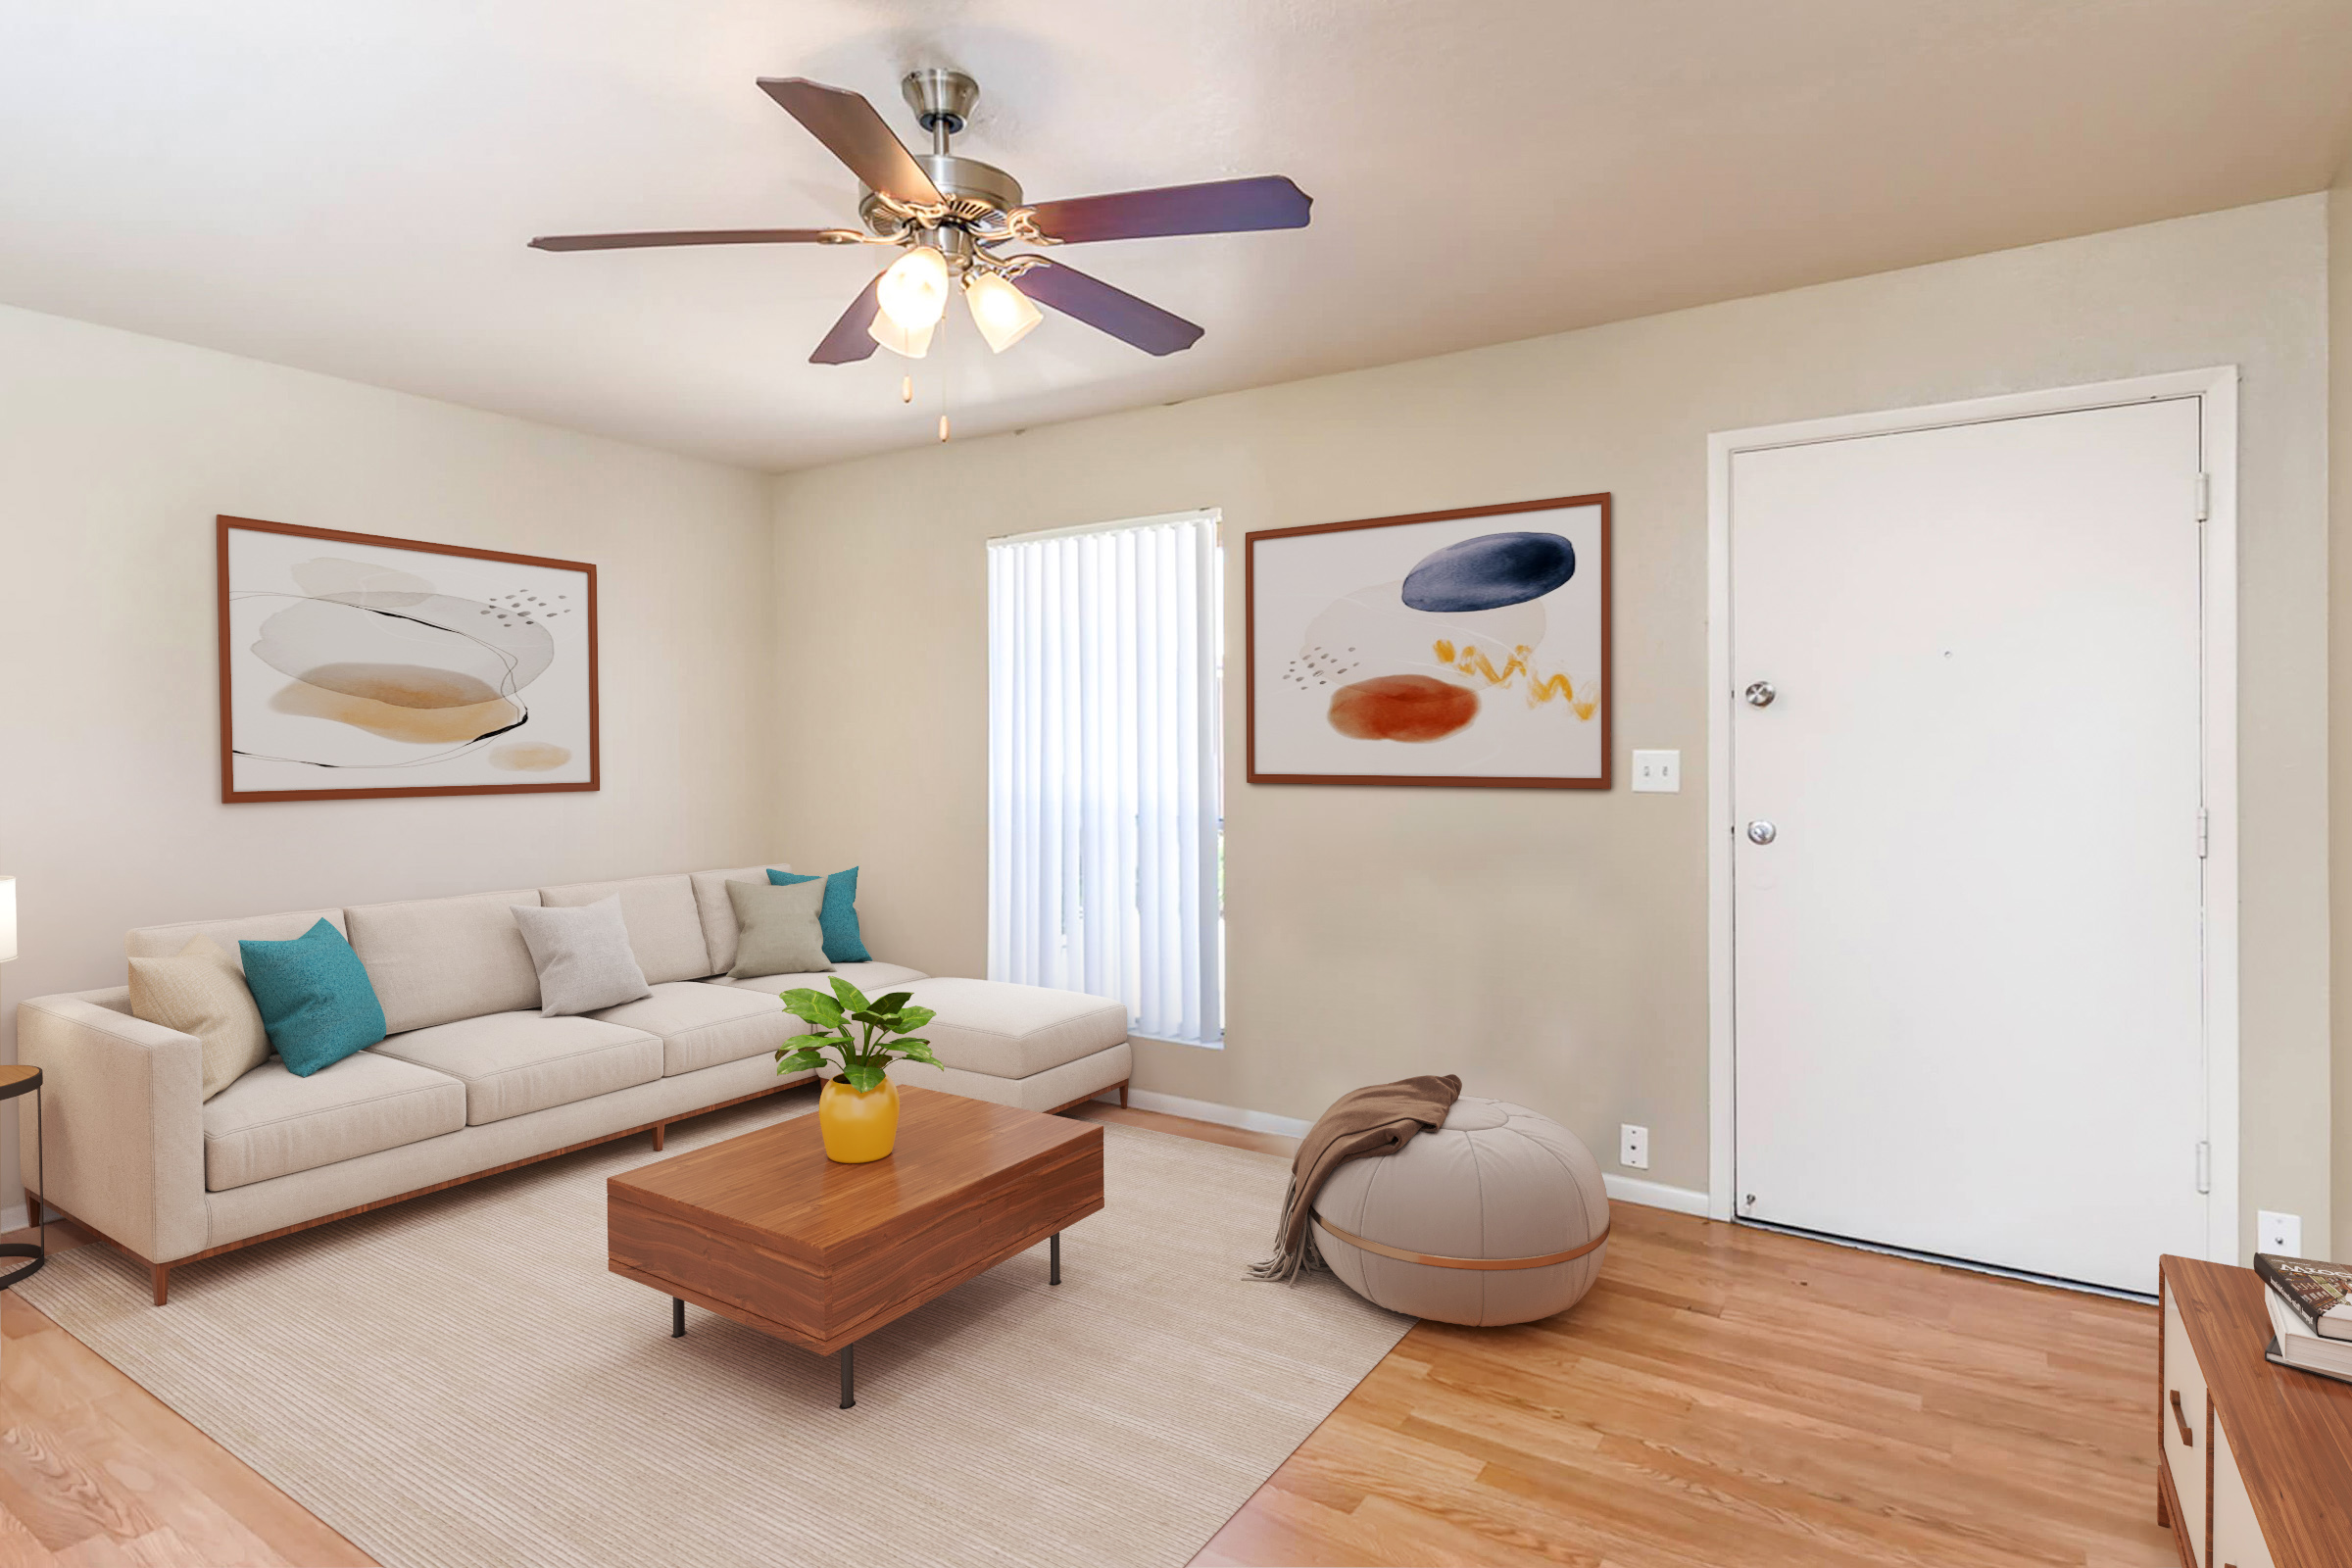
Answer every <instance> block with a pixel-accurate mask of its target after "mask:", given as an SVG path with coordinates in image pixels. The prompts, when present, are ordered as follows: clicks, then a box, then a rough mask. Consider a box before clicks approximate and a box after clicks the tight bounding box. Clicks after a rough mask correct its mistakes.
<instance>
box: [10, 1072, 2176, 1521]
mask: <svg viewBox="0 0 2352 1568" xmlns="http://www.w3.org/2000/svg"><path fill="white" fill-rule="evenodd" d="M1077 1114H1082V1115H1086V1116H1088V1117H1090V1118H1092V1119H1096V1120H1102V1121H1117V1122H1123V1123H1126V1124H1128V1125H1131V1126H1142V1127H1150V1128H1152V1129H1155V1130H1157V1131H1160V1132H1171V1133H1179V1134H1183V1135H1186V1136H1191V1137H1198V1138H1203V1139H1206V1140H1209V1141H1211V1142H1215V1143H1222V1144H1229V1145H1234V1146H1237V1147H1241V1148H1247V1149H1257V1150H1262V1151H1265V1152H1272V1153H1283V1154H1287V1153H1288V1152H1290V1149H1291V1144H1290V1142H1289V1141H1288V1140H1285V1139H1279V1138H1272V1137H1268V1136H1266V1135H1263V1134H1257V1133H1247V1132H1239V1131H1235V1130H1233V1129H1231V1128H1224V1127H1211V1126H1207V1125H1206V1124H1204V1123H1201V1122H1192V1121H1181V1120H1178V1119H1176V1118H1174V1117H1169V1116H1159V1115H1154V1114H1152V1112H1149V1111H1141V1110H1121V1109H1119V1108H1117V1107H1114V1106H1106V1105H1089V1106H1085V1107H1082V1109H1081V1110H1080V1111H1079V1112H1077ZM51 1239H52V1242H53V1243H56V1242H60V1241H61V1240H62V1241H63V1242H65V1243H67V1244H71V1243H73V1242H74V1241H76V1240H79V1238H75V1237H73V1235H72V1234H71V1233H69V1234H68V1235H67V1236H65V1237H63V1238H60V1237H59V1235H58V1233H57V1229H56V1228H55V1227H53V1228H52V1232H51ZM1270 1288H1271V1287H1270ZM163 1310H165V1311H167V1312H168V1311H170V1310H171V1308H169V1307H166V1308H164V1309H163ZM2155 1386H2156V1318H2155V1310H2154V1308H2152V1307H2145V1306H2139V1305H2136V1304H2133V1303H2131V1302H2125V1301H2112V1300H2105V1299H2099V1298H2095V1297H2087V1296H2080V1295H2075V1294H2072V1293H2068V1292H2060V1291H2052V1290H2045V1289H2042V1288H2040V1287H2038V1286H2032V1285H2023V1284H2018V1283H2015V1282H2013V1281H2007V1280H1998V1279H1990V1278H1986V1277H1985V1276H1982V1275H1976V1274H1969V1273H1965V1272H1962V1271H1960V1270H1955V1269H1942V1268H1936V1267H1934V1266H1932V1265H1929V1264H1924V1263H1913V1262H1908V1261H1905V1260H1903V1259H1899V1258H1890V1257H1881V1256H1878V1255H1876V1254H1874V1253H1868V1252H1857V1251H1852V1250H1846V1249H1842V1248H1836V1247H1830V1246H1827V1245H1825V1244H1822V1243H1817V1242H1806V1241H1799V1240H1797V1239H1795V1238H1792V1237H1786V1236H1780V1235H1776V1234H1773V1233H1771V1232H1768V1231H1758V1230H1749V1229H1745V1228H1740V1227H1735V1226H1730V1225H1721V1224H1715V1223H1712V1222H1710V1221H1706V1220H1700V1219H1692V1218H1689V1217H1687V1216H1684V1215H1678V1214H1669V1213H1665V1212H1663V1211H1662V1210H1658V1209H1647V1208H1635V1207H1631V1206H1628V1205H1624V1204H1620V1205H1618V1207H1617V1211H1616V1231H1615V1233H1614V1235H1613V1237H1612V1239H1611V1241H1610V1243H1609V1251H1608V1262H1607V1265H1606V1266H1605V1268H1604V1269H1603V1271H1602V1276H1601V1282H1600V1284H1599V1285H1598V1286H1597V1287H1595V1288H1594V1290H1593V1294H1592V1295H1591V1296H1589V1297H1588V1298H1586V1299H1585V1300H1584V1301H1583V1302H1582V1303H1581V1304H1580V1305H1579V1306H1577V1307H1576V1309H1575V1310H1574V1311H1572V1312H1569V1313H1566V1314H1564V1315H1563V1316H1561V1317H1559V1318H1555V1319H1552V1320H1550V1321H1548V1322H1544V1323H1538V1324H1529V1325H1526V1326H1523V1327H1519V1328H1513V1329H1485V1330H1476V1331H1473V1330H1464V1329H1454V1328H1447V1327H1443V1326H1438V1325H1432V1324H1423V1325H1421V1326H1420V1327H1418V1328H1415V1329H1414V1330H1413V1331H1412V1332H1411V1333H1410V1334H1408V1335H1406V1336H1405V1338H1404V1341H1403V1343H1401V1344H1400V1345H1398V1346H1397V1348H1396V1349H1395V1350H1394V1351H1392V1352H1391V1353H1390V1354H1389V1356H1388V1358H1387V1359H1386V1360H1384V1361H1383V1362H1382V1363H1381V1364H1380V1366H1379V1368H1378V1369H1377V1370H1375V1371H1374V1372H1373V1374H1372V1375H1371V1376H1370V1377H1369V1378H1367V1379H1366V1380H1365V1381H1364V1383H1363V1385H1362V1386H1361V1387H1359V1388H1358V1389H1357V1390H1356V1391H1355V1392H1354V1393H1353V1394H1351V1395H1349V1396H1348V1399H1347V1400H1346V1402H1344V1403H1343V1404H1342V1405H1341V1406H1340V1408H1339V1409H1338V1410H1336V1411H1334V1412H1333V1413H1332V1415H1331V1418H1330V1419H1329V1420H1327V1421H1325V1422H1324V1423H1323V1425H1322V1426H1321V1427H1320V1428H1318V1429H1317V1430H1316V1432H1315V1433H1314V1435H1313V1436H1312V1437H1310V1438H1309V1439H1308V1440H1307V1441H1306V1443H1305V1444H1304V1445H1302V1446H1300V1447H1299V1451H1298V1452H1297V1453H1295V1454H1293V1455H1292V1456H1291V1458H1290V1460H1289V1461H1288V1462H1287V1463H1286V1464H1284V1465H1283V1467H1282V1469H1281V1470H1280V1471H1278V1472H1277V1473H1276V1474H1275V1475H1274V1477H1273V1479H1271V1480H1270V1481H1268V1482H1267V1483H1266V1485H1265V1486H1264V1487H1263V1488H1261V1489H1260V1490H1259V1491H1258V1493H1257V1495H1255V1496H1254V1497H1252V1498H1251V1499H1250V1502H1249V1503H1248V1505H1247V1506H1245V1507H1244V1508H1243V1509H1242V1510H1241V1512H1239V1513H1238V1514H1236V1515H1235V1516H1234V1517H1233V1519H1232V1521H1231V1522H1230V1523H1228V1524H1227V1525H1226V1526H1225V1528H1224V1529H1223V1530H1222V1531H1221V1532H1219V1534H1218V1535H1217V1537H1216V1539H1215V1540H1214V1541H1212V1542H1211V1543H1210V1544H1209V1545H1208V1546H1207V1548H1206V1549H1205V1550H1203V1551H1202V1552H1201V1556H1200V1557H1199V1558H1198V1559H1197V1560H1196V1568H1222V1565H1226V1564H1286V1563H1288V1564H1332V1565H1338V1564H1351V1563H1378V1564H1390V1563H1397V1564H1434V1563H1479V1564H1485V1563H1493V1564H1537V1563H1542V1564H1549V1565H1555V1568H1556V1565H1563V1564H1564V1565H1571V1568H1580V1565H1581V1568H1601V1565H1608V1568H1780V1565H1788V1568H1799V1565H1801V1568H1843V1565H1854V1568H1861V1565H1865V1564H1867V1565H1870V1568H1882V1565H1887V1564H1909V1565H1930V1564H1936V1565H1940V1564H1952V1565H1962V1564H1965V1565H1968V1568H1984V1565H1987V1564H1998V1563H2020V1564H2092V1565H2101V1568H2106V1565H2124V1564H2131V1565H2144V1568H2169V1565H2171V1564H2172V1563H2173V1562H2174V1557H2173V1554H2172V1544H2171V1537H2170V1535H2169V1533H2168V1532H2166V1531H2163V1530H2159V1529H2158V1528H2157V1527H2156V1523H2155V1501H2154V1499H2155V1486H2156V1473H2155V1460H2154V1449H2155V1440H2154V1426H2155V1423H2154V1421H2153V1419H2152V1418H2151V1410H2150V1401H2151V1400H2152V1399H2153V1398H2154V1391H2155ZM182 1563H186V1564H208V1565H224V1564H240V1565H243V1564H251V1565H256V1568H275V1565H280V1564H286V1565H299V1568H311V1565H318V1568H330V1565H342V1564H353V1565H361V1564H366V1563H368V1557H367V1556H366V1554H365V1553H363V1552H361V1551H360V1550H358V1548H356V1547H354V1546H353V1545H352V1544H350V1543H349V1542H347V1541H345V1540H344V1539H343V1538H342V1537H341V1536H339V1535H337V1534H336V1533H335V1532H334V1531H332V1530H330V1529H328V1528H327V1527H326V1526H325V1525H324V1524H322V1523H320V1522H319V1520H317V1519H315V1518H313V1517H312V1516H311V1515H310V1514H309V1513H307V1512H306V1511H304V1510H303V1509H302V1508H301V1507H299V1506H298V1505H297V1504H295V1503H294V1502H293V1501H292V1500H291V1499H290V1498H288V1497H287V1496H286V1495H284V1494H283V1493H281V1492H279V1491H278V1490H277V1489H276V1488H274V1487H272V1486H270V1484H269V1483H268V1482H266V1481H264V1480H263V1479H262V1478H261V1477H260V1476H258V1475H256V1474H255V1473H254V1472H253V1471H251V1470H250V1469H248V1468H246V1467H245V1466H244V1465H243V1464H242V1463H240V1462H239V1461H238V1460H236V1459H235V1458H234V1457H232V1456H231V1455H230V1454H229V1453H228V1452H227V1451H226V1450H225V1449H223V1448H221V1446H219V1445H218V1444H216V1443H214V1442H213V1441H212V1440H211V1439H210V1438H207V1437H206V1436H205V1435H204V1434H203V1433H201V1432H198V1431H197V1430H196V1429H195V1428H194V1427H192V1426H190V1425H188V1424H187V1423H186V1422H185V1421H183V1420H181V1419H180V1418H179V1417H178V1416H176V1415H173V1414H172V1412H171V1411H170V1410H168V1409H166V1408H165V1407H164V1406H163V1405H162V1404H161V1403H160V1402H158V1401H157V1400H156V1399H155V1398H153V1397H151V1396H149V1395H148V1394H146V1393H145V1392H144V1391H142V1390H141V1389H139V1388H138V1387H137V1386H136V1385H135V1384H133V1383H131V1382H130V1381H129V1380H128V1379H127V1378H125V1377H123V1374H121V1373H120V1372H117V1371H116V1370H115V1369H114V1368H113V1367H112V1366H110V1365H108V1364H107V1363H106V1362H105V1361H103V1360H101V1359H99V1357H98V1356H97V1355H96V1354H94V1353H93V1352H92V1351H90V1350H89V1349H87V1348H84V1347H83V1346H81V1345H80V1344H79V1343H78V1342H76V1341H75V1340H73V1338H72V1337H71V1336H70V1335H68V1334H66V1333H65V1332H64V1331H63V1330H61V1329H59V1328H58V1327H57V1326H56V1325H55V1324H53V1323H51V1322H50V1321H49V1320H48V1319H47V1318H46V1317H44V1316H42V1315H41V1314H40V1313H39V1312H36V1311H34V1310H33V1309H32V1308H31V1307H29V1306H26V1305H25V1303H23V1302H22V1301H20V1300H18V1299H15V1297H14V1296H13V1295H10V1294H0V1568H17V1565H20V1564H22V1565H37V1568H49V1565H51V1564H58V1565H64V1568H126V1565H136V1568H165V1565H169V1564H182Z"/></svg>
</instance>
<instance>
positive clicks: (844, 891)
mask: <svg viewBox="0 0 2352 1568" xmlns="http://www.w3.org/2000/svg"><path fill="white" fill-rule="evenodd" d="M767 879H768V880H769V881H770V882H773V883H774V884H775V885H776V886H778V887H780V888H788V887H790V886H792V885H793V884H794V883H795V882H813V881H815V880H816V878H814V877H812V876H795V875H793V873H791V872H790V871H776V870H771V871H769V872H768V873H767ZM816 923H817V925H818V926H819V927H821V928H822V929H823V931H824V933H825V956H826V957H828V958H831V959H832V960H833V961H834V962H835V963H871V962H872V961H873V957H874V956H873V955H872V954H870V953H868V952H866V951H865V939H864V938H863V937H861V936H859V935H858V868H857V867H856V866H854V865H853V866H851V867H850V868H849V869H848V870H847V871H836V872H834V873H833V874H832V875H831V876H829V877H827V878H825V907H823V908H822V909H819V910H818V911H817V915H816Z"/></svg>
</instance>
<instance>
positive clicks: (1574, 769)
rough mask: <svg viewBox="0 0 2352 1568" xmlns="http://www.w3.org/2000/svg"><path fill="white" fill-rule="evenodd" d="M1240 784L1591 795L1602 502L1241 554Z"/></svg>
mask: <svg viewBox="0 0 2352 1568" xmlns="http://www.w3.org/2000/svg"><path fill="white" fill-rule="evenodd" d="M1243 582H1244V585H1245V599H1246V603H1247V608H1246V611H1245V613H1246V616H1247V619H1248V629H1247V634H1246V635H1247V637H1248V649H1247V653H1246V655H1245V662H1246V663H1247V665H1248V681H1249V688H1248V702H1249V716H1248V726H1249V780H1250V783H1252V784H1426V785H1469V786H1473V787H1479V788H1489V789H1549V790H1605V789H1607V788H1608V787H1609V759H1610V755H1611V747H1610V730H1611V715H1610V711H1609V704H1610V691H1609V498H1608V497H1607V496H1606V495H1591V496H1563V497H1560V498H1558V499H1556V500H1551V501H1516V502H1512V503H1510V504H1508V505H1505V506H1496V507H1469V508H1465V509H1463V510H1461V511H1459V512H1422V513H1414V514H1412V515H1409V516H1402V517H1371V518H1367V519H1365V520H1364V521H1361V522H1324V523H1316V524H1314V525H1312V526H1309V527H1303V528H1269V529H1264V530H1261V531H1259V532H1256V533H1252V534H1250V535H1249V536H1248V540H1247V557H1246V560H1245V562H1244V565H1243Z"/></svg>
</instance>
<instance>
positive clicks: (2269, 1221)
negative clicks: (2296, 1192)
mask: <svg viewBox="0 0 2352 1568" xmlns="http://www.w3.org/2000/svg"><path fill="white" fill-rule="evenodd" d="M2254 1231H2255V1234H2256V1235H2257V1236H2259V1237H2261V1238H2262V1239H2261V1240H2260V1241H2258V1242H2256V1243H2255V1244H2254V1250H2256V1251H2257V1252H2277V1253H2279V1254H2280V1255H2281V1256H2285V1257H2301V1256H2302V1255H2303V1216H2302V1215H2300V1214H2275V1213H2273V1212H2272V1211H2271V1210H2269V1209H2267V1208H2266V1209H2263V1210H2261V1211H2259V1212H2258V1213H2257V1214H2256V1215H2255V1216H2254Z"/></svg>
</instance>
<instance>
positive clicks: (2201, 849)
mask: <svg viewBox="0 0 2352 1568" xmlns="http://www.w3.org/2000/svg"><path fill="white" fill-rule="evenodd" d="M2212 843H2213V813H2212V812H2210V811H2208V810H2206V809H2205V808H2203V807H2202V806H2200V807H2198V808H2197V858H2198V859H2200V860H2202V859H2203V858H2205V855H2206V851H2207V850H2208V849H2209V848H2210V847H2211V845H2212Z"/></svg>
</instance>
